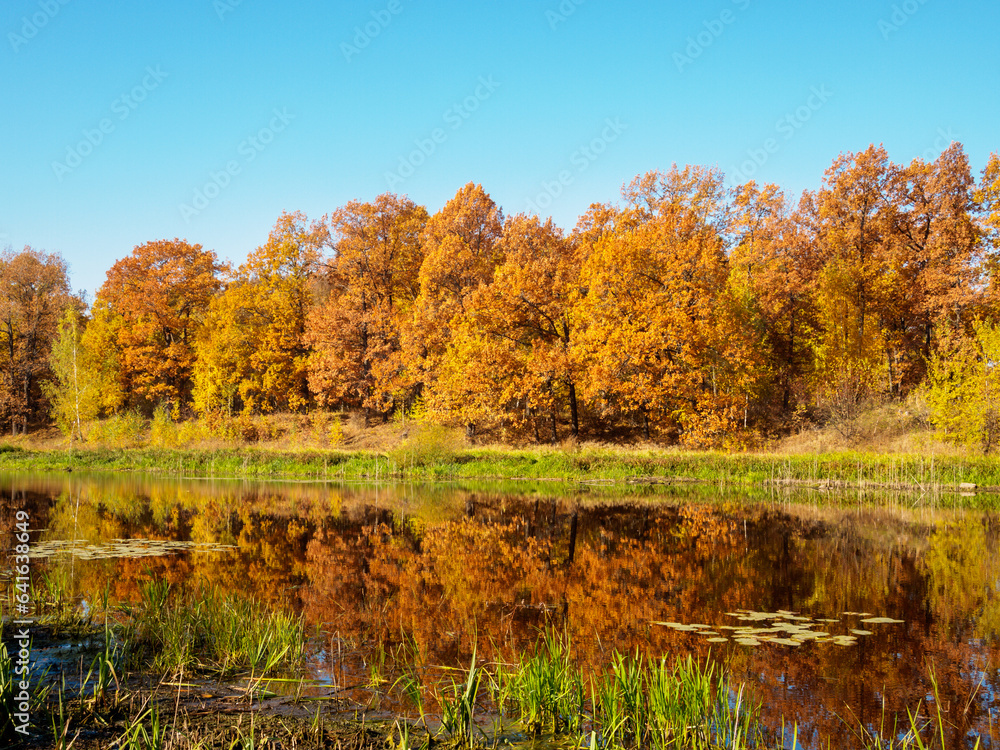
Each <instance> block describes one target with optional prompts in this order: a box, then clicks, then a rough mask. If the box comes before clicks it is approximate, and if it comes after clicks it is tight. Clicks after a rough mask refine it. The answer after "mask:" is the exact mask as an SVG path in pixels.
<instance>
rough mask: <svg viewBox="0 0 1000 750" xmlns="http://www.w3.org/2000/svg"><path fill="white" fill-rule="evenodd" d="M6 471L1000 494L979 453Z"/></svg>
mask: <svg viewBox="0 0 1000 750" xmlns="http://www.w3.org/2000/svg"><path fill="white" fill-rule="evenodd" d="M0 471H7V472H11V471H93V472H105V471H112V472H118V471H130V472H153V473H164V474H172V475H183V476H196V477H247V478H274V479H299V480H302V479H311V480H366V481H371V480H419V481H426V480H457V479H532V480H555V481H562V482H570V483H574V482H613V483H621V484H629V483H663V482H684V481H697V482H706V483H724V484H742V485H758V486H760V485H776V484H788V483H806V484H813V485H818V486H825V487H830V488H831V489H832V488H848V489H849V488H856V487H859V486H863V487H881V488H886V489H898V490H916V491H927V490H929V489H935V490H946V491H948V490H959V489H961V486H962V485H968V484H974V485H977V486H978V488H979V489H980V490H989V489H992V490H994V491H995V490H997V489H1000V460H998V459H996V458H993V457H982V456H979V457H976V456H931V457H928V456H923V455H900V454H875V453H862V452H849V451H847V452H834V453H814V454H796V455H782V454H767V453H760V454H751V453H738V454H731V453H715V452H679V451H671V450H665V449H648V450H647V449H624V448H616V447H609V446H588V445H584V446H580V447H577V446H574V447H571V448H534V449H514V448H500V447H496V448H465V449H440V448H436V447H433V446H432V447H430V448H427V447H423V448H419V449H418V448H413V447H411V448H410V449H407V448H405V447H404V448H400V449H395V450H390V451H385V452H376V451H369V450H354V451H348V450H318V449H306V450H294V451H289V450H274V449H268V448H255V447H243V448H217V449H163V448H134V449H108V448H83V449H73V450H32V449H28V448H19V447H9V446H8V447H6V448H5V449H3V450H2V452H0Z"/></svg>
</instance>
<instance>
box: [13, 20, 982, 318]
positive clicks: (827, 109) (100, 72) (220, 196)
mask: <svg viewBox="0 0 1000 750" xmlns="http://www.w3.org/2000/svg"><path fill="white" fill-rule="evenodd" d="M998 31H1000V4H998V3H996V2H994V1H992V0H991V1H990V2H968V1H967V0H952V1H951V2H944V0H905V1H897V2H889V1H881V0H865V1H864V2H862V1H861V0H842V1H841V2H827V3H810V2H801V0H799V2H791V1H783V0H772V1H771V2H764V1H763V0H712V1H710V2H701V1H693V2H680V1H679V0H673V1H668V2H656V3H649V2H633V1H632V0H624V1H622V0H619V2H613V3H612V2H607V1H606V0H563V2H561V3H560V2H559V0H539V1H538V2H521V1H520V0H508V1H507V2H504V3H489V4H487V3H471V2H467V1H465V2H453V1H452V0H445V1H440V0H439V1H438V2H433V3H431V2H422V1H421V0H363V1H361V2H352V3H347V2H318V1H316V0H298V1H295V0H288V1H286V2H282V3H279V2H274V1H273V0H171V1H170V2H157V3H152V2H135V3H110V2H85V1H84V0H0V34H2V36H0V102H2V105H3V107H2V114H0V177H2V180H0V247H4V246H7V245H10V246H12V247H13V248H14V249H15V250H20V249H21V248H22V247H23V246H25V245H31V246H32V247H34V248H37V249H41V250H46V251H50V252H59V253H61V254H62V255H63V256H64V257H65V258H66V259H67V260H68V261H69V263H70V266H71V275H72V282H73V286H74V288H75V289H86V290H88V292H89V294H90V297H91V299H92V298H93V294H94V292H96V290H97V288H98V287H99V286H100V285H101V283H102V282H103V280H104V275H105V273H106V271H107V269H108V268H109V267H110V266H111V265H112V264H113V263H114V261H115V260H117V259H118V258H122V257H124V256H126V255H128V254H129V253H130V252H131V251H132V248H133V247H134V246H135V245H138V244H142V243H144V242H147V241H151V240H156V239H164V238H167V239H172V238H174V237H180V238H182V239H187V240H188V241H190V242H193V243H199V244H201V245H203V246H204V247H206V248H210V249H214V250H215V251H216V252H217V253H218V254H219V255H220V256H221V257H223V258H226V259H229V260H232V261H234V262H236V263H239V262H242V261H243V260H244V259H245V258H246V256H247V254H248V253H249V252H251V251H252V250H253V249H254V248H255V247H257V246H258V245H260V244H262V243H263V242H264V241H265V240H266V238H267V234H268V231H269V230H270V228H271V227H272V226H273V224H274V222H275V220H276V219H277V218H278V216H279V215H280V214H281V212H282V211H284V210H301V211H304V212H305V213H306V214H307V215H308V216H309V217H310V218H319V217H321V216H322V215H323V214H325V213H328V212H330V211H332V210H334V209H335V208H337V207H338V206H341V205H343V204H345V203H346V202H348V201H349V200H353V199H359V200H371V199H372V198H374V197H375V196H376V195H378V194H380V193H383V192H386V191H388V190H391V191H392V192H396V193H405V194H407V195H409V196H410V198H411V199H413V200H414V201H416V202H417V203H421V204H423V205H425V206H427V208H428V210H429V211H431V212H432V213H433V212H434V211H436V210H438V209H439V208H440V207H441V206H442V205H443V204H444V203H445V202H446V201H447V200H448V199H449V198H450V197H451V196H453V195H454V194H455V192H456V191H457V190H458V189H459V188H460V187H461V186H462V185H464V184H465V183H466V182H469V181H474V182H479V183H481V184H482V185H483V187H484V188H485V189H486V190H487V191H488V192H489V193H490V194H491V195H492V197H493V199H494V200H495V201H496V202H497V203H498V204H500V205H501V206H502V207H503V209H504V211H505V212H506V213H508V214H512V213H517V212H521V211H536V212H539V213H541V214H542V215H543V216H549V215H551V216H553V217H554V219H555V221H556V223H558V224H559V225H560V226H563V227H564V228H566V229H570V228H572V226H573V225H574V224H575V223H576V219H577V217H578V216H579V215H580V214H581V213H582V212H584V211H585V210H586V209H587V207H588V206H589V205H590V204H591V203H592V202H604V201H612V200H615V199H617V197H618V195H619V191H620V189H621V186H622V184H623V183H625V182H627V181H628V180H630V179H631V178H632V177H634V176H635V175H637V174H640V173H642V172H646V171H648V170H651V169H657V168H660V169H667V168H669V167H670V165H671V164H672V163H677V164H681V165H683V164H703V165H709V166H718V167H720V168H721V169H722V170H724V171H725V172H726V173H727V175H728V176H729V179H730V181H731V182H736V181H743V180H740V179H739V178H740V177H743V178H744V179H745V178H749V177H751V176H752V177H753V178H754V179H757V180H758V181H763V182H776V183H778V184H779V185H781V186H782V187H783V188H784V189H785V190H786V191H787V192H788V193H789V194H790V195H791V196H793V198H794V197H797V195H798V193H799V192H800V191H801V190H803V189H805V188H809V189H814V188H816V187H819V185H820V181H821V179H822V175H823V172H824V170H825V169H826V168H827V167H828V166H829V165H830V163H831V162H832V161H833V159H834V158H835V157H836V156H837V154H839V153H841V152H845V151H858V150H861V149H864V148H866V147H867V146H868V145H869V144H871V143H884V144H885V146H886V148H887V149H888V151H889V155H890V157H891V158H892V159H893V160H894V161H896V162H900V163H908V162H909V161H910V160H911V159H913V158H915V157H918V156H921V157H924V158H933V157H934V156H936V155H937V154H938V153H939V152H940V151H941V150H942V149H943V148H944V147H945V146H947V144H948V143H949V142H950V141H951V140H959V141H961V142H962V143H963V144H964V145H965V148H966V151H967V153H968V154H969V157H970V159H971V161H972V166H973V169H974V170H975V171H976V173H977V175H978V173H979V172H980V171H981V170H982V168H983V167H984V166H985V164H986V161H987V159H988V156H989V154H990V153H991V152H993V151H996V150H998V149H1000V127H998V122H1000V117H998V115H1000V96H998V93H1000V91H998V80H1000V44H998V43H997V39H998V38H1000V35H998Z"/></svg>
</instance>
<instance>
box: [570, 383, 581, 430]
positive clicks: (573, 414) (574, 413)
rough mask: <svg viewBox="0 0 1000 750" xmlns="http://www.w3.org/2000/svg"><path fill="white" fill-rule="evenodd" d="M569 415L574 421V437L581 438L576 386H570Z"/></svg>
mask: <svg viewBox="0 0 1000 750" xmlns="http://www.w3.org/2000/svg"><path fill="white" fill-rule="evenodd" d="M569 413H570V418H571V419H572V420H573V437H579V436H580V415H579V412H578V411H577V407H576V385H575V384H573V383H570V384H569Z"/></svg>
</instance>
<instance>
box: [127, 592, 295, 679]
mask: <svg viewBox="0 0 1000 750" xmlns="http://www.w3.org/2000/svg"><path fill="white" fill-rule="evenodd" d="M128 614H129V616H128V619H127V620H126V622H125V624H124V627H123V633H124V637H125V638H126V639H127V640H128V641H129V642H130V643H131V645H132V648H131V653H132V657H133V658H132V664H131V666H137V667H139V668H143V667H147V666H148V667H151V668H152V669H153V670H155V671H159V672H163V673H175V672H178V671H180V670H182V669H184V670H189V671H190V670H194V671H203V672H209V673H212V674H216V675H218V676H220V677H226V676H229V675H232V674H234V673H236V672H246V671H249V672H250V674H251V678H262V677H265V676H268V675H273V674H277V673H279V672H292V671H294V670H296V669H297V668H298V667H300V666H301V664H302V663H303V661H304V659H305V627H304V625H303V622H302V619H301V618H300V617H296V616H294V615H291V614H289V613H286V612H281V611H277V612H276V611H271V610H269V609H267V608H266V607H264V605H263V604H262V603H261V602H259V601H257V600H255V599H252V598H244V597H240V596H236V595H232V594H228V595H222V594H220V593H219V592H218V591H214V590H204V589H203V590H201V591H199V592H197V593H196V594H194V595H192V596H189V597H183V596H179V595H178V596H171V595H170V587H169V586H168V585H167V584H166V583H163V582H153V583H150V584H147V585H145V586H143V587H142V596H141V600H140V604H139V605H138V607H136V608H134V609H132V610H131V611H130V612H129V613H128Z"/></svg>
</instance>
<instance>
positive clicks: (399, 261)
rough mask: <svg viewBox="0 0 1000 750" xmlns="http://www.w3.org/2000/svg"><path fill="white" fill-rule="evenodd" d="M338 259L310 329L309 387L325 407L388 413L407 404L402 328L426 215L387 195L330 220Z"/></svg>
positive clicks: (415, 284) (413, 293) (329, 269)
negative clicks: (355, 408)
mask: <svg viewBox="0 0 1000 750" xmlns="http://www.w3.org/2000/svg"><path fill="white" fill-rule="evenodd" d="M328 221H329V234H330V237H331V244H332V248H333V255H332V257H331V258H330V260H329V261H328V262H327V264H326V271H325V274H321V275H322V277H323V280H324V281H325V283H326V285H327V286H328V289H329V291H328V293H327V294H328V296H327V298H326V301H325V303H323V304H322V305H320V306H318V307H316V308H315V309H314V310H313V311H312V313H311V314H310V315H309V317H308V320H307V323H306V340H307V341H308V343H309V344H310V345H311V347H312V354H311V355H310V361H309V387H310V389H311V390H312V392H313V393H314V394H315V396H316V399H317V401H318V402H319V403H320V404H344V405H347V406H351V407H361V408H364V409H366V410H371V411H374V412H376V413H378V414H382V415H388V414H390V413H391V412H392V411H393V410H394V409H395V408H396V407H397V406H398V405H400V404H405V403H406V401H407V400H408V397H409V395H410V390H409V389H408V388H406V387H405V384H404V382H403V358H402V343H401V326H402V324H403V321H404V319H405V318H406V316H408V315H410V314H411V313H412V309H413V304H414V301H415V300H416V298H417V295H418V294H419V292H420V282H419V274H420V267H421V264H422V262H423V253H424V251H423V247H422V245H421V242H420V236H421V233H422V232H423V230H424V227H425V225H426V224H427V211H426V209H424V208H423V207H422V206H418V205H416V204H415V203H413V201H411V200H409V199H408V198H405V197H400V196H396V195H392V194H389V193H386V194H385V195H380V196H379V197H378V198H376V199H375V200H374V201H373V202H371V203H360V202H357V201H352V202H351V203H348V204H347V205H346V206H344V207H343V208H340V209H338V210H337V211H335V212H334V213H333V214H332V215H331V216H330V217H329V219H328Z"/></svg>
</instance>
